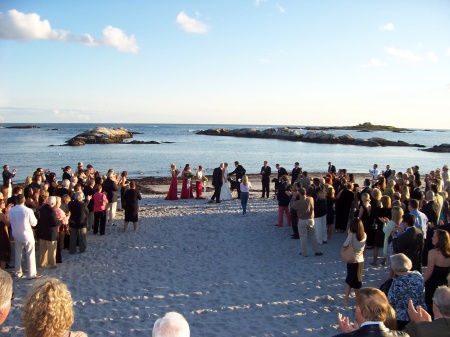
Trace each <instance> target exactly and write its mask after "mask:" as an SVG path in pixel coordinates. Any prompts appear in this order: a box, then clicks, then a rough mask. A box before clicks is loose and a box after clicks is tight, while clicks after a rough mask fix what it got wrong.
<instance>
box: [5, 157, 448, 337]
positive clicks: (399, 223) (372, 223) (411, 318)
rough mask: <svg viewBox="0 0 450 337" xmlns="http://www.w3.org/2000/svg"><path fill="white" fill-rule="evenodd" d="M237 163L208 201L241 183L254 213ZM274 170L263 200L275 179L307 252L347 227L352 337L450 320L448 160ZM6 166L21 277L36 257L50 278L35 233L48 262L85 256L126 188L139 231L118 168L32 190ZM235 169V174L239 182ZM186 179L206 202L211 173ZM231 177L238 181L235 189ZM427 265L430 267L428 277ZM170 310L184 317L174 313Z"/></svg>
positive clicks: (174, 189)
mask: <svg viewBox="0 0 450 337" xmlns="http://www.w3.org/2000/svg"><path fill="white" fill-rule="evenodd" d="M234 164H235V170H233V171H232V172H228V164H227V163H221V164H220V165H219V166H218V167H217V168H215V169H214V171H213V175H212V185H213V187H214V194H213V195H212V197H211V198H210V200H209V202H217V203H220V202H221V201H223V200H230V199H231V198H232V193H231V190H234V189H236V191H237V198H238V199H240V202H241V205H242V213H243V215H245V214H246V212H247V202H248V198H249V192H250V190H251V188H252V185H251V183H250V182H249V177H248V176H247V175H246V170H245V169H244V168H243V167H242V165H241V164H240V163H239V162H238V161H236V162H235V163H234ZM275 167H276V170H277V173H275V174H274V173H272V169H271V167H270V166H269V163H268V162H267V161H265V162H264V164H263V166H262V168H261V171H260V175H261V187H262V188H261V198H263V199H269V195H270V193H271V188H270V186H271V185H270V183H271V182H273V183H274V198H276V199H277V203H278V222H277V224H276V225H275V226H278V227H283V225H284V223H286V224H287V225H288V226H290V227H291V228H292V235H291V238H292V239H296V240H300V244H301V252H300V255H301V256H302V258H306V257H308V248H307V246H308V244H311V245H312V249H313V252H314V255H315V256H318V257H319V256H321V255H323V253H322V251H321V249H320V247H321V246H322V245H324V244H327V243H328V241H329V240H331V238H332V233H333V232H334V231H335V232H345V231H346V232H347V233H348V234H347V238H346V240H345V242H344V243H343V246H342V256H343V257H342V260H343V261H344V262H345V263H346V267H347V277H346V279H345V283H346V284H345V286H346V287H345V295H344V304H345V305H347V304H348V301H349V299H350V295H351V291H352V290H354V292H355V298H356V308H357V309H356V317H357V326H352V325H350V324H349V323H348V319H346V318H344V317H340V319H339V325H340V327H341V330H342V332H343V334H342V335H343V336H344V335H346V334H349V333H352V335H355V336H356V335H358V333H357V332H358V331H359V330H361V331H365V330H366V329H369V328H370V327H367V325H377V327H376V329H381V330H380V331H384V332H385V333H386V335H389V333H392V334H391V335H392V336H397V335H398V336H401V335H405V336H407V334H405V333H400V332H395V331H400V330H404V331H406V332H407V333H408V334H409V335H411V336H420V334H419V331H421V329H422V327H425V328H423V329H425V330H424V331H427V330H426V329H428V328H427V327H432V328H433V329H434V328H436V326H437V325H438V324H437V323H435V322H438V321H439V323H442V322H446V324H449V322H450V294H449V292H448V287H447V286H448V275H449V271H450V237H449V233H450V214H449V211H448V205H449V201H450V199H449V192H450V180H449V175H448V167H447V165H444V166H443V168H442V169H436V170H434V171H432V172H430V173H429V174H427V175H425V176H422V175H421V174H420V172H419V167H418V166H414V167H412V168H408V169H407V170H406V171H405V172H395V171H394V170H393V169H391V167H390V166H389V165H387V166H386V170H383V171H379V170H378V165H374V166H373V168H372V169H370V170H369V177H368V178H366V179H364V182H363V183H362V184H361V185H359V184H358V183H357V182H356V181H355V175H354V174H351V173H348V172H347V170H345V169H341V170H338V171H337V170H336V168H335V166H334V165H333V164H332V163H331V162H330V163H328V169H327V173H326V174H325V175H324V176H322V177H310V176H309V174H308V172H307V171H303V170H302V168H301V167H300V165H299V163H298V162H296V163H295V164H294V168H293V169H292V171H291V173H290V174H288V172H287V170H286V169H285V168H283V167H282V166H281V165H279V164H276V165H275ZM4 172H6V173H5V174H4V175H3V189H2V195H3V198H2V199H1V200H0V210H1V212H0V225H1V226H2V227H1V231H0V243H3V242H8V243H9V238H8V236H9V234H10V230H12V236H13V237H14V239H15V258H16V259H15V275H16V277H18V278H20V277H22V276H23V275H22V274H23V273H22V266H21V255H22V254H23V253H25V254H26V256H27V268H26V269H27V278H29V279H34V278H40V277H41V275H40V274H38V273H37V269H36V260H35V252H34V249H35V248H34V244H35V240H36V239H37V240H38V242H39V262H38V266H39V267H48V268H56V264H57V263H58V262H61V250H62V249H63V248H64V246H65V245H66V242H65V241H68V243H67V246H68V248H69V252H70V253H71V254H75V253H76V252H77V245H78V249H79V252H80V253H83V252H84V251H85V250H86V248H87V242H86V232H87V230H88V229H92V232H93V234H97V233H99V234H100V235H104V234H105V231H106V225H107V224H108V225H110V226H114V225H115V224H114V219H115V212H116V208H117V201H118V194H119V193H120V194H121V202H122V205H121V207H122V208H123V209H124V210H125V221H124V230H127V226H128V223H129V222H132V223H133V226H134V230H136V229H137V221H138V200H140V198H141V196H140V194H139V192H137V191H136V183H135V182H134V181H131V182H130V181H129V180H128V179H127V172H123V173H122V174H121V175H118V174H115V172H114V171H113V170H110V171H108V172H107V173H106V174H105V175H104V176H103V177H102V176H100V174H99V173H98V172H97V171H95V170H93V167H92V165H88V167H87V169H84V168H83V165H82V163H79V166H78V168H77V170H76V173H75V174H73V173H71V168H70V167H69V166H67V167H64V168H63V176H62V178H63V180H62V181H61V182H58V181H57V179H56V175H55V174H54V173H52V172H45V173H44V171H43V170H42V169H37V170H36V172H35V173H34V174H33V176H32V177H30V179H29V181H27V183H26V186H25V187H21V186H14V187H12V184H11V179H12V178H14V174H15V172H14V170H13V171H11V172H10V171H9V167H8V166H6V165H5V166H4ZM179 174H180V172H179V171H178V170H177V167H176V165H174V164H172V165H171V175H172V179H171V184H170V188H169V193H168V194H167V197H166V200H177V199H178V177H179ZM273 174H274V176H273V178H272V175H273ZM233 175H235V178H236V179H235V180H232V179H231V178H230V177H231V176H233ZM181 178H182V188H181V196H180V198H181V199H189V198H193V194H194V193H193V191H194V190H195V195H196V198H198V199H204V198H205V196H204V184H205V182H206V181H208V178H207V177H206V176H205V175H204V174H203V168H202V166H199V168H198V170H197V171H196V173H195V174H193V173H192V171H191V168H190V165H189V164H186V165H185V167H184V170H183V171H182V172H181ZM230 180H232V182H233V183H234V184H231V185H230V186H229V184H228V183H229V182H230ZM194 186H195V188H194ZM34 227H36V230H35V231H34V230H33V228H34ZM66 237H69V238H70V239H69V240H66ZM0 247H1V248H0V263H1V264H0V267H1V268H2V269H5V268H7V267H8V264H9V263H10V262H11V261H10V260H9V256H10V252H8V251H7V249H6V248H7V247H10V245H9V244H8V245H4V244H1V246H0ZM5 247H6V248H5ZM370 251H372V254H371V255H372V257H371V259H372V262H371V263H370V264H371V265H372V266H373V267H378V266H382V267H384V266H386V267H388V269H387V273H386V282H385V283H383V284H382V285H380V289H381V290H382V291H380V290H377V289H372V288H363V276H364V275H363V273H364V260H365V259H367V258H369V256H368V255H369V253H370ZM344 252H345V257H344ZM379 260H380V261H381V262H379ZM422 266H426V267H427V269H426V272H425V273H424V274H422ZM379 270H381V271H382V270H384V269H379ZM386 303H387V304H386ZM377 306H379V307H378V309H376V308H377ZM374 310H375V311H374ZM1 312H2V311H1V307H0V313H1ZM24 312H25V309H24ZM374 315H375V316H374ZM168 316H169V317H172V316H173V317H175V318H174V319H176V317H177V315H176V314H175V313H173V314H172V313H171V314H170V315H168ZM433 319H434V320H433ZM367 322H370V323H367ZM374 322H375V323H374ZM163 323H164V319H162V320H161V321H158V322H156V323H155V329H154V331H158V329H159V328H157V327H160V326H164V324H163ZM186 324H187V323H186ZM69 327H70V325H68V326H67V327H65V329H66V330H67V329H68V328H69ZM371 328H374V327H371ZM187 331H188V330H187ZM61 335H64V334H61ZM359 335H361V336H362V335H364V334H359Z"/></svg>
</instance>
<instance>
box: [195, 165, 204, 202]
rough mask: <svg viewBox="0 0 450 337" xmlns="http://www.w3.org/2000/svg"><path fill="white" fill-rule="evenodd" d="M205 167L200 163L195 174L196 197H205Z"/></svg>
mask: <svg viewBox="0 0 450 337" xmlns="http://www.w3.org/2000/svg"><path fill="white" fill-rule="evenodd" d="M202 193H203V167H202V166H201V165H200V166H199V167H198V171H197V173H196V174H195V195H196V199H203V194H202Z"/></svg>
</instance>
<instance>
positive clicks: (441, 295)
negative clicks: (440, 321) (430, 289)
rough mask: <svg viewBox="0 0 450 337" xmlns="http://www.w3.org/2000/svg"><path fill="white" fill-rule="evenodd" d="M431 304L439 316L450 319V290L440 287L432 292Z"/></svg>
mask: <svg viewBox="0 0 450 337" xmlns="http://www.w3.org/2000/svg"><path fill="white" fill-rule="evenodd" d="M433 302H434V304H435V306H436V307H437V311H438V313H439V314H441V315H442V316H444V317H446V318H450V288H449V287H447V286H440V287H438V288H437V289H436V290H435V291H434V295H433Z"/></svg>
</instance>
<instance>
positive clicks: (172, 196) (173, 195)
mask: <svg viewBox="0 0 450 337" xmlns="http://www.w3.org/2000/svg"><path fill="white" fill-rule="evenodd" d="M170 168H171V169H172V181H171V182H170V187H169V193H167V196H166V200H178V196H177V193H178V173H179V171H178V170H177V166H176V165H175V164H171V165H170Z"/></svg>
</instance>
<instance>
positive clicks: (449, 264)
mask: <svg viewBox="0 0 450 337" xmlns="http://www.w3.org/2000/svg"><path fill="white" fill-rule="evenodd" d="M431 242H432V243H433V246H434V247H435V248H434V249H432V250H430V251H429V252H428V264H427V271H426V272H425V274H424V275H423V279H424V280H425V303H426V305H427V311H428V313H429V314H430V315H431V317H433V310H432V309H433V295H434V291H435V290H436V289H437V287H439V286H442V285H445V286H446V285H448V283H447V282H448V281H447V277H448V275H449V272H450V237H449V234H448V232H446V231H445V230H443V229H436V230H435V231H434V234H433V237H432V238H431Z"/></svg>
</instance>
